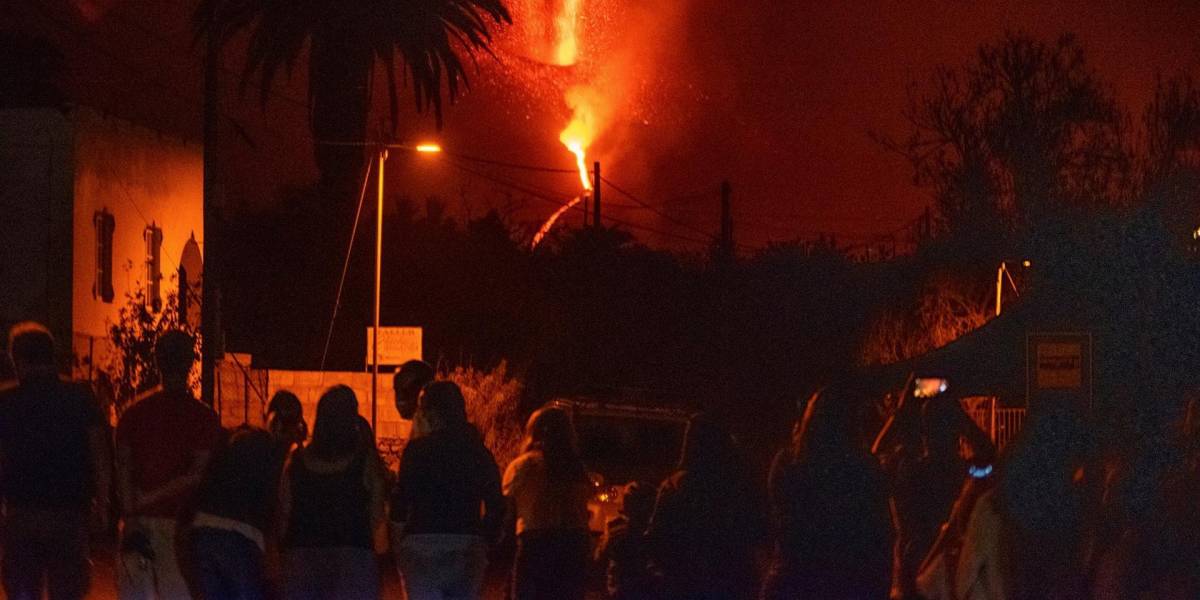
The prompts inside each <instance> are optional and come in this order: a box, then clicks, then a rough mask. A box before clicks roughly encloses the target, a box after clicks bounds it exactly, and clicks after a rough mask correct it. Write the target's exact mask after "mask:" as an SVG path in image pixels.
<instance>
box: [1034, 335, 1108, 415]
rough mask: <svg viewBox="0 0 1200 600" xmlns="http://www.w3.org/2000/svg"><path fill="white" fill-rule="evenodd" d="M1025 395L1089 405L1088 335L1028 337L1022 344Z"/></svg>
mask: <svg viewBox="0 0 1200 600" xmlns="http://www.w3.org/2000/svg"><path fill="white" fill-rule="evenodd" d="M1025 356H1026V359H1025V361H1026V362H1025V364H1026V384H1027V394H1028V398H1029V400H1030V401H1033V400H1034V399H1036V398H1038V397H1046V398H1073V399H1075V400H1076V401H1078V402H1080V403H1081V405H1082V406H1083V407H1090V406H1091V403H1092V334H1090V333H1029V334H1028V335H1027V336H1026V340H1025Z"/></svg>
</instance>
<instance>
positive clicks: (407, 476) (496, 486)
mask: <svg viewBox="0 0 1200 600" xmlns="http://www.w3.org/2000/svg"><path fill="white" fill-rule="evenodd" d="M481 504H482V505H483V507H484V511H483V514H482V516H481V515H480V510H479V507H480V505H481ZM391 505H392V506H391V519H392V520H393V521H398V522H403V523H405V526H404V533H405V534H406V535H407V534H422V533H449V534H471V535H481V536H485V537H493V536H495V535H496V534H497V533H498V532H499V530H500V525H501V523H502V521H503V518H504V510H505V503H504V496H503V494H502V493H501V492H500V470H499V468H498V467H497V466H496V459H495V458H493V457H492V453H491V451H489V450H488V449H487V447H486V446H484V445H483V440H482V439H481V438H480V436H479V433H478V432H477V431H475V429H474V428H473V427H470V426H462V427H454V428H450V429H444V430H441V431H435V432H433V433H430V434H428V435H425V436H422V437H419V438H417V439H415V440H412V441H410V442H409V443H408V445H407V446H406V447H405V448H404V454H403V455H402V456H401V457H400V471H399V474H398V477H397V482H396V489H395V491H394V492H393V494H392V503H391Z"/></svg>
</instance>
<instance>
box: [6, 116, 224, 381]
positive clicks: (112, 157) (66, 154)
mask: <svg viewBox="0 0 1200 600" xmlns="http://www.w3.org/2000/svg"><path fill="white" fill-rule="evenodd" d="M201 150H202V149H201V145H200V144H199V143H195V142H189V141H186V140H181V139H179V138H176V137H172V136H169V135H164V134H161V133H159V132H156V131H152V130H150V129H147V128H145V127H141V126H138V125H136V124H133V123H129V122H127V121H123V120H120V119H116V118H112V117H108V116H105V115H103V114H100V113H99V112H97V111H95V110H91V109H87V108H73V109H70V110H69V111H66V112H64V111H60V110H57V109H52V108H40V109H15V110H0V325H3V326H4V327H5V328H7V326H8V325H10V324H12V323H14V322H17V321H21V320H26V319H33V320H37V321H42V322H44V323H46V324H47V325H48V326H49V327H50V328H51V330H52V331H53V332H54V334H55V336H56V337H57V338H58V339H59V343H60V348H62V349H63V352H64V356H63V359H64V364H65V361H66V360H68V358H73V359H74V364H75V367H76V369H77V373H76V374H77V375H81V376H85V377H86V376H88V375H90V374H91V373H90V370H91V369H92V367H93V366H94V365H95V364H98V363H99V360H100V357H101V355H102V353H103V352H105V351H106V346H105V340H106V338H107V331H108V328H109V326H110V325H111V324H112V323H114V322H116V320H117V318H118V310H119V309H120V308H121V307H122V306H125V305H126V303H127V299H128V298H129V297H132V296H134V295H135V293H136V292H137V291H138V290H139V289H140V290H143V291H145V292H146V298H147V302H148V303H150V304H151V307H152V308H153V309H156V310H157V309H159V307H161V306H162V305H163V303H165V302H166V300H167V298H168V295H169V294H172V293H177V292H178V291H180V290H181V289H185V288H182V287H181V282H182V283H183V284H186V285H187V286H188V287H187V288H186V289H189V290H191V292H190V293H189V294H185V295H184V297H186V298H188V299H189V300H190V301H185V302H186V303H187V307H186V308H187V313H188V319H189V320H190V321H192V322H193V323H197V322H198V321H199V301H198V298H199V294H198V293H197V292H198V286H199V282H200V277H201V270H202V263H201V258H200V257H201V253H200V249H201V245H202V244H203V243H204V228H203V223H204V221H203V211H202V199H201V195H202V189H203V168H202V159H201V154H202V152H201ZM180 275H182V277H180ZM64 340H70V344H65V343H63V341H64ZM0 343H3V342H0ZM68 349H70V350H71V354H72V356H70V357H68V356H66V353H67V350H68ZM80 371H82V372H80Z"/></svg>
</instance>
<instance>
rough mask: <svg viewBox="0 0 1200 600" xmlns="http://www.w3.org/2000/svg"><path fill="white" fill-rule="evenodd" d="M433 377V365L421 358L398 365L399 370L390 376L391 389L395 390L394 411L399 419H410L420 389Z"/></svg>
mask: <svg viewBox="0 0 1200 600" xmlns="http://www.w3.org/2000/svg"><path fill="white" fill-rule="evenodd" d="M433 377H434V372H433V367H431V366H429V363H427V362H425V361H423V360H410V361H408V362H406V363H404V364H402V365H400V370H398V371H396V375H395V376H393V377H392V389H394V390H395V392H396V411H397V412H399V413H400V418H401V419H405V420H412V418H413V415H414V414H416V412H417V399H418V398H420V396H421V389H422V388H424V387H425V385H426V384H428V383H429V382H431V381H433Z"/></svg>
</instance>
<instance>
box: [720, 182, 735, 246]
mask: <svg viewBox="0 0 1200 600" xmlns="http://www.w3.org/2000/svg"><path fill="white" fill-rule="evenodd" d="M720 251H721V259H722V260H732V259H733V186H731V185H729V181H728V180H726V181H722V182H721V242H720Z"/></svg>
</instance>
